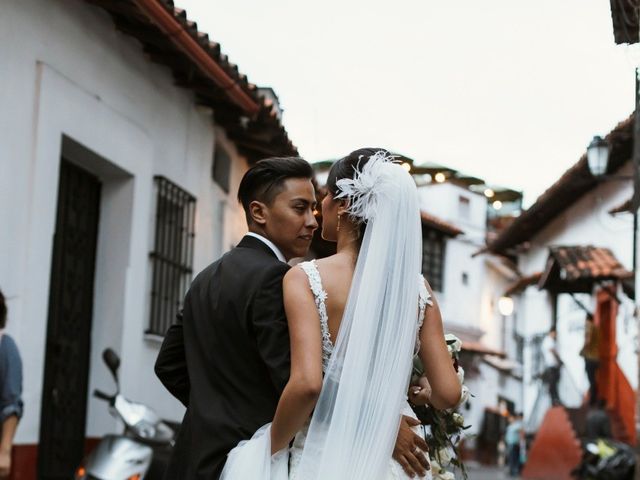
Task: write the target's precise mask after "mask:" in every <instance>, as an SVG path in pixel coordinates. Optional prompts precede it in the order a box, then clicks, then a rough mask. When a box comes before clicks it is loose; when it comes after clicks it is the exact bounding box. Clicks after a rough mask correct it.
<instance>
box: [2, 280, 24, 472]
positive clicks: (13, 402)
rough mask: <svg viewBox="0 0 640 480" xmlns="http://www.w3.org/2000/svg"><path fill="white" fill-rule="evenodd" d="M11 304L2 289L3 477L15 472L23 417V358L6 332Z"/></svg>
mask: <svg viewBox="0 0 640 480" xmlns="http://www.w3.org/2000/svg"><path fill="white" fill-rule="evenodd" d="M6 324H7V304H6V302H5V298H4V295H3V294H2V291H0V422H2V433H1V436H0V478H7V477H8V476H9V474H10V472H11V450H12V448H13V438H14V436H15V434H16V429H17V428H18V422H19V421H20V418H21V417H22V409H23V405H22V360H21V359H20V353H19V352H18V347H17V346H16V343H15V342H14V340H13V338H11V337H10V336H9V335H7V334H6V333H4V329H5V326H6Z"/></svg>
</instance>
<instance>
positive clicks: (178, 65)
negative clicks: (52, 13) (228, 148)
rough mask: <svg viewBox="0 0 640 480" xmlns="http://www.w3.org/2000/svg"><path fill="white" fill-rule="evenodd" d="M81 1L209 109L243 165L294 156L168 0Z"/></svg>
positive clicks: (273, 119) (258, 104)
mask: <svg viewBox="0 0 640 480" xmlns="http://www.w3.org/2000/svg"><path fill="white" fill-rule="evenodd" d="M85 1H86V2H87V3H90V4H92V5H96V6H98V7H101V8H102V9H104V10H106V11H107V12H108V13H109V14H110V15H111V17H112V19H113V22H114V25H115V28H116V29H117V30H119V31H120V32H122V33H124V34H125V35H129V36H131V37H134V38H136V39H137V40H138V41H140V43H141V44H142V47H143V50H144V52H145V54H146V55H147V57H148V58H149V59H150V60H151V61H152V62H154V63H158V64H161V65H165V66H167V67H168V68H169V69H171V71H172V73H173V77H174V79H175V84H176V85H177V86H180V87H184V88H187V89H190V90H192V91H193V92H194V95H195V101H196V103H197V104H199V105H203V106H207V107H210V108H211V109H212V110H213V112H214V115H215V122H216V123H217V124H218V125H220V126H221V127H223V128H224V129H225V131H226V132H227V135H228V137H229V138H230V139H231V140H232V141H233V142H234V143H235V144H236V145H237V147H238V150H239V151H240V152H241V153H242V154H244V155H245V156H246V157H247V159H248V160H249V162H251V163H253V162H255V161H257V160H259V159H261V158H264V157H267V156H287V155H297V154H298V151H297V149H296V147H295V146H294V145H293V143H292V142H291V140H289V136H288V134H287V131H286V130H285V128H284V126H283V125H282V123H281V121H280V119H279V118H278V117H277V115H273V113H272V111H271V110H272V106H271V105H267V104H266V103H265V102H264V98H263V97H262V96H261V95H259V94H258V91H257V89H256V87H255V85H253V84H251V83H249V81H248V80H247V77H246V75H244V74H242V73H240V71H239V69H238V67H237V66H236V65H235V64H233V63H231V62H230V61H229V59H228V57H227V55H225V54H223V53H221V51H220V45H219V44H218V43H217V42H215V41H213V40H211V39H210V38H209V35H208V34H206V33H204V32H200V31H198V25H197V23H196V22H194V21H192V20H189V19H188V18H187V13H186V12H185V11H184V10H183V9H181V8H178V7H176V6H175V5H174V3H173V0H151V1H149V0H118V1H115V0H85ZM186 44H188V45H189V46H188V47H186V46H185V45H186Z"/></svg>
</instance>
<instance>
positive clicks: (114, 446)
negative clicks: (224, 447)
mask: <svg viewBox="0 0 640 480" xmlns="http://www.w3.org/2000/svg"><path fill="white" fill-rule="evenodd" d="M102 359H103V360H104V363H105V364H106V365H107V367H108V368H109V371H110V372H111V375H112V376H113V378H114V380H115V383H116V393H115V394H114V395H109V394H107V393H104V392H102V391H100V390H95V391H94V392H93V395H94V396H95V397H96V398H99V399H101V400H104V401H105V402H107V404H108V406H109V413H111V415H113V416H114V417H116V418H118V419H120V420H121V421H122V422H123V424H124V432H123V433H122V434H120V435H112V434H109V435H105V436H104V437H103V438H102V439H101V440H100V442H99V443H98V445H97V446H96V448H95V449H94V450H93V451H92V452H91V453H90V454H89V455H87V457H85V458H84V460H83V461H82V463H81V464H80V465H79V466H78V468H77V469H76V472H75V477H74V478H75V480H143V479H144V480H156V479H161V478H162V475H163V473H164V469H165V468H166V463H167V460H168V458H169V455H170V453H171V448H172V447H173V442H174V437H175V431H174V429H173V428H171V427H170V426H169V425H168V424H167V423H166V422H164V421H163V420H162V419H161V418H160V417H159V416H158V415H157V414H156V413H155V412H154V411H153V410H152V409H151V408H149V407H147V406H146V405H143V404H141V403H136V402H132V401H130V400H127V399H126V398H125V397H123V396H122V395H121V394H120V382H119V379H118V368H119V367H120V358H119V357H118V355H117V354H116V353H115V352H114V351H113V350H111V349H110V348H107V349H106V350H104V352H103V353H102Z"/></svg>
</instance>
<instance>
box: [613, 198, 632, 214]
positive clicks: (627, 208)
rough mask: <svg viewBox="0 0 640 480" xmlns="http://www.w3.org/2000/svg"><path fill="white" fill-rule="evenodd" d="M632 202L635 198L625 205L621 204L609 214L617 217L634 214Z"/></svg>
mask: <svg viewBox="0 0 640 480" xmlns="http://www.w3.org/2000/svg"><path fill="white" fill-rule="evenodd" d="M632 201H633V198H629V199H628V200H627V201H625V202H624V203H621V204H620V205H618V206H617V207H614V208H612V209H611V210H609V213H610V214H611V215H615V214H617V213H632V212H633V209H632V205H631V202H632Z"/></svg>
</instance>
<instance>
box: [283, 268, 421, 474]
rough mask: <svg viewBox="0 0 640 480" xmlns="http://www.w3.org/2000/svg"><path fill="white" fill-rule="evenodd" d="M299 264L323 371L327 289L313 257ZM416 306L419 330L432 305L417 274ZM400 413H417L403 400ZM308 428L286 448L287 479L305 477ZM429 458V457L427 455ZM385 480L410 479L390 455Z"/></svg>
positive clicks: (327, 350)
mask: <svg viewBox="0 0 640 480" xmlns="http://www.w3.org/2000/svg"><path fill="white" fill-rule="evenodd" d="M299 267H301V268H302V270H303V271H304V272H305V273H306V274H307V277H308V278H309V286H310V288H311V292H312V293H313V296H314V298H315V301H316V308H317V309H318V316H319V317H320V328H321V331H322V371H323V372H326V370H327V366H328V365H329V360H330V359H331V354H332V352H333V343H332V342H331V336H330V335H329V316H328V315H327V307H326V300H327V292H326V290H325V289H324V287H323V286H322V278H321V277H320V272H319V271H318V267H317V265H316V262H315V261H314V260H312V261H310V262H303V263H301V264H299ZM418 289H419V290H418V292H419V296H418V308H419V314H418V318H417V320H416V328H417V330H418V331H419V330H420V327H421V326H422V322H423V320H424V313H425V310H426V307H427V305H431V299H430V296H429V292H428V291H427V289H426V287H425V284H424V278H423V277H422V276H420V278H419V285H418ZM419 342H420V340H419V335H418V336H417V339H416V352H417V351H418V349H419V347H420V343H419ZM401 414H402V415H406V416H408V417H412V418H417V417H416V414H415V413H414V412H413V410H412V409H411V407H410V406H409V403H408V402H405V405H404V406H403V408H402V412H401ZM308 429H309V422H307V423H306V424H305V426H304V428H303V429H302V430H300V432H298V434H297V435H296V436H295V439H294V440H293V444H292V446H291V448H290V450H289V480H305V479H304V478H298V475H297V474H298V467H299V465H300V460H301V459H302V451H303V449H304V442H305V440H306V438H307V431H308ZM414 430H415V432H416V433H417V434H418V435H422V428H421V427H415V428H414ZM427 458H428V457H427ZM386 478H387V479H388V480H405V479H407V480H408V479H410V478H411V477H409V476H408V475H407V474H406V473H405V472H404V470H403V469H402V467H401V466H400V464H399V463H398V462H396V461H395V460H393V459H390V460H389V474H388V475H387V477H386ZM414 478H421V479H426V480H431V478H432V476H431V472H430V471H428V472H427V474H426V475H425V476H424V477H414Z"/></svg>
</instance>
